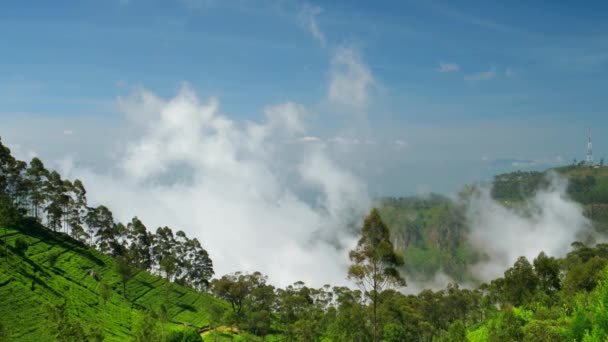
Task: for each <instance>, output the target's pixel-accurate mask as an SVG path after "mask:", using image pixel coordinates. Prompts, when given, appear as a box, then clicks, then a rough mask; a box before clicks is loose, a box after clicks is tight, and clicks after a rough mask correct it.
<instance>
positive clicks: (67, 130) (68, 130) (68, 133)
mask: <svg viewBox="0 0 608 342" xmlns="http://www.w3.org/2000/svg"><path fill="white" fill-rule="evenodd" d="M72 134H74V132H73V131H72V130H71V129H66V130H64V131H63V135H72Z"/></svg>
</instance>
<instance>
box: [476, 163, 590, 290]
mask: <svg viewBox="0 0 608 342" xmlns="http://www.w3.org/2000/svg"><path fill="white" fill-rule="evenodd" d="M566 185H567V183H566V181H565V180H563V179H561V178H559V177H558V176H556V175H552V176H550V186H549V187H548V188H547V189H545V190H541V191H539V192H538V193H537V194H536V195H535V196H534V197H533V198H532V199H531V200H530V201H529V202H527V203H526V204H525V205H524V206H523V207H520V208H508V207H505V206H503V205H501V204H500V203H498V202H496V201H494V200H493V199H492V198H491V196H490V191H489V189H482V190H480V191H478V192H477V193H476V194H475V196H473V198H472V199H471V201H470V202H469V203H468V212H467V219H468V221H469V224H470V226H471V234H470V237H469V238H470V241H471V243H472V244H473V245H474V246H475V247H477V248H478V249H479V250H481V251H483V252H485V253H486V254H487V256H488V257H489V258H488V260H486V261H483V262H480V263H478V264H477V265H473V266H472V267H471V270H472V272H473V274H474V275H475V276H476V277H478V278H479V279H481V280H483V281H489V280H491V279H494V278H496V277H500V276H502V275H503V273H504V271H505V270H506V269H507V268H509V267H511V266H512V265H513V264H514V263H515V261H516V260H517V258H518V257H520V256H525V257H526V258H528V260H530V261H532V260H533V259H534V258H535V257H536V256H538V254H539V253H540V252H541V251H544V252H545V253H547V254H548V255H551V256H564V255H565V254H566V253H567V251H568V250H569V249H570V244H571V243H572V242H574V241H577V240H579V239H580V238H581V235H582V234H585V233H590V222H589V220H588V219H587V218H586V217H585V216H584V215H583V210H582V208H581V206H580V205H579V204H578V203H576V202H574V201H572V200H571V199H569V198H568V197H567V194H566Z"/></svg>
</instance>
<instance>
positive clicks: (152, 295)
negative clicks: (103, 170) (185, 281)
mask: <svg viewBox="0 0 608 342" xmlns="http://www.w3.org/2000/svg"><path fill="white" fill-rule="evenodd" d="M34 222H35V221H34ZM7 232H8V237H9V240H8V242H9V245H14V244H15V242H16V240H17V239H22V240H27V241H29V242H30V247H29V249H28V253H27V258H26V257H24V256H22V255H20V254H16V253H9V256H8V263H5V262H1V263H0V320H1V321H2V323H3V324H4V327H5V328H6V330H5V331H10V336H11V338H12V340H17V341H21V340H25V341H30V340H34V341H49V340H51V339H52V338H51V337H50V335H49V327H51V326H56V325H55V324H54V323H52V324H51V315H50V311H49V310H46V309H45V307H53V308H56V307H58V306H60V305H62V304H63V303H66V304H65V309H64V310H63V311H64V312H65V315H63V314H62V315H57V316H55V317H63V318H66V320H67V322H68V323H69V324H67V325H66V326H65V327H64V328H62V329H63V330H61V333H62V334H64V333H67V334H72V335H78V334H80V333H81V332H83V333H84V334H85V336H86V339H81V340H89V341H93V340H98V338H99V336H100V335H102V336H103V337H104V338H105V340H109V341H125V340H131V339H132V338H134V336H135V335H136V333H137V329H138V327H139V325H140V322H142V320H143V316H144V314H145V311H146V310H151V311H156V312H158V311H159V308H160V305H161V304H162V303H163V302H165V301H166V302H167V303H168V304H167V305H166V312H167V317H168V322H169V323H167V329H168V330H180V329H183V325H182V323H187V324H188V325H190V326H193V327H204V326H206V325H208V324H209V317H210V313H209V311H208V308H209V307H211V306H212V305H211V304H212V303H213V306H214V307H216V309H217V311H219V312H220V315H222V313H223V312H225V311H226V309H227V306H226V304H225V303H223V302H221V301H218V300H216V299H214V298H212V297H210V296H209V295H206V294H201V293H199V292H196V291H194V290H192V289H189V288H186V287H183V286H180V285H176V284H173V285H172V286H171V287H170V288H169V289H168V290H167V287H166V284H167V282H166V281H165V280H164V279H161V278H159V277H157V276H153V275H151V274H149V273H147V272H137V273H136V274H134V275H133V277H132V278H130V279H129V280H128V281H127V283H126V289H127V293H128V294H129V295H128V297H127V298H128V301H125V300H124V299H123V296H122V291H121V289H122V288H123V283H122V280H121V276H120V274H119V273H118V272H116V262H117V261H116V259H114V258H111V257H109V256H107V255H104V254H101V253H100V252H98V251H96V250H94V249H90V248H86V247H84V246H82V245H81V244H79V243H77V242H75V241H73V240H71V239H70V238H68V237H66V235H65V234H63V233H54V232H52V231H49V230H47V229H45V228H42V227H38V226H36V225H35V223H33V222H32V223H30V224H28V225H26V226H23V227H21V226H20V227H17V228H16V229H8V230H7ZM51 253H57V254H60V255H61V258H59V260H58V261H57V262H56V263H55V266H54V267H51V266H50V265H49V263H48V258H49V255H50V254H51ZM149 320H152V321H154V322H157V323H155V324H158V323H159V321H160V319H159V318H158V317H157V318H151V319H150V318H149ZM54 333H57V334H59V333H60V331H59V330H56V331H55V332H54ZM96 336H97V337H96ZM159 336H160V331H159ZM0 340H3V341H4V340H6V339H3V338H0Z"/></svg>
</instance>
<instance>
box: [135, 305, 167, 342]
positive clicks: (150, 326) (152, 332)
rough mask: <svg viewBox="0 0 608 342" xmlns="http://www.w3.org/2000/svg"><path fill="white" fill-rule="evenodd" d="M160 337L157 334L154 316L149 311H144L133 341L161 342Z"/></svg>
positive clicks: (156, 323)
mask: <svg viewBox="0 0 608 342" xmlns="http://www.w3.org/2000/svg"><path fill="white" fill-rule="evenodd" d="M160 335H161V334H160V333H159V332H158V322H157V321H156V319H155V317H154V314H153V313H152V312H151V311H145V312H144V315H143V317H142V319H141V321H140V322H139V324H138V325H137V330H136V331H135V334H134V340H135V341H137V342H157V341H161V339H160Z"/></svg>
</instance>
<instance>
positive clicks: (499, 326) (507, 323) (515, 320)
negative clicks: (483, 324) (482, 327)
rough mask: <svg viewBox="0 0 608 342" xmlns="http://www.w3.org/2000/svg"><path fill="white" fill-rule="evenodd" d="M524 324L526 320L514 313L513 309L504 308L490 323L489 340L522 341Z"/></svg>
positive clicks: (492, 341) (495, 341)
mask: <svg viewBox="0 0 608 342" xmlns="http://www.w3.org/2000/svg"><path fill="white" fill-rule="evenodd" d="M524 324H525V321H524V320H523V319H521V318H519V317H517V316H516V315H515V314H514V313H513V310H511V309H506V310H503V311H501V312H500V313H499V314H498V316H496V317H495V318H494V319H492V320H491V321H490V322H489V323H488V341H491V342H507V341H521V340H522V339H523V331H522V327H523V326H524Z"/></svg>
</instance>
